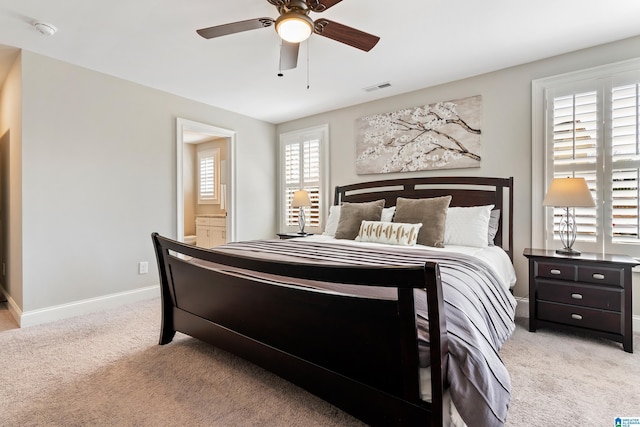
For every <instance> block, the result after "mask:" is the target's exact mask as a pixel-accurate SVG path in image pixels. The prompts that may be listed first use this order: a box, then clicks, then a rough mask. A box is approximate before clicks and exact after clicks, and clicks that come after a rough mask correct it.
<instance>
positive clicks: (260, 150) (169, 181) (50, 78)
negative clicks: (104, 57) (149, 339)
mask: <svg viewBox="0 0 640 427" xmlns="http://www.w3.org/2000/svg"><path fill="white" fill-rule="evenodd" d="M20 77H21V81H20V80H19V79H20ZM15 78H16V79H18V82H17V83H16V84H14V83H11V88H13V89H14V90H15V89H18V90H20V88H21V91H22V101H21V102H22V106H21V107H20V105H19V103H17V102H15V101H13V102H11V105H9V106H8V109H10V110H11V111H22V123H21V126H20V125H19V124H18V123H15V122H14V123H10V125H9V127H10V128H11V129H10V130H11V135H12V144H13V142H15V141H14V137H19V135H20V131H21V130H22V137H21V139H20V140H19V141H20V143H18V144H17V151H16V153H17V154H20V150H21V151H22V158H21V161H20V159H19V158H18V159H17V164H18V166H17V169H18V172H19V175H18V177H20V176H22V188H21V191H18V190H19V188H20V187H16V191H18V193H21V194H22V213H21V215H17V217H16V218H12V221H15V224H16V226H18V227H19V226H20V220H21V221H22V239H21V240H20V239H18V240H17V241H12V242H11V250H12V252H13V250H14V249H20V245H22V250H21V253H22V254H23V260H22V261H23V265H22V268H21V269H19V271H20V272H22V274H23V277H19V275H18V273H17V272H16V276H15V278H14V277H12V281H11V283H12V285H11V289H12V291H11V297H12V299H15V301H16V302H17V305H18V306H19V308H20V309H21V310H22V311H23V312H25V313H32V314H34V315H35V314H41V313H42V312H43V310H45V309H49V308H64V309H65V310H63V309H60V310H59V312H60V313H62V312H63V311H66V312H69V311H71V310H70V308H75V305H74V304H75V303H77V302H86V301H92V300H94V299H100V298H101V297H104V296H109V295H120V294H122V293H129V292H133V291H136V290H138V289H144V288H147V287H149V286H154V285H157V284H158V274H157V268H156V265H155V256H154V253H153V249H152V244H151V238H150V235H151V233H152V232H154V231H157V232H160V233H161V234H165V235H168V236H173V237H175V235H176V228H177V224H176V221H177V215H176V203H177V201H176V176H175V175H176V141H175V138H176V137H175V135H176V128H175V126H176V118H177V117H182V118H187V119H189V120H193V121H197V122H201V123H208V124H211V125H213V126H218V127H221V128H225V129H231V130H234V131H235V132H236V144H235V153H234V156H235V159H236V163H235V175H236V176H235V185H236V188H235V191H236V194H237V198H236V205H237V212H236V224H237V238H238V239H253V238H263V237H268V236H272V235H274V233H275V223H276V217H275V200H274V199H275V197H273V188H274V187H275V183H276V178H275V177H276V174H275V164H276V158H275V153H276V149H275V126H274V125H272V124H269V123H265V122H262V121H259V120H255V119H252V118H248V117H246V116H242V115H239V114H236V113H231V112H228V111H225V110H221V109H218V108H215V107H211V106H207V105H204V104H200V103H197V102H193V101H190V100H187V99H184V98H180V97H177V96H174V95H171V94H168V93H165V92H161V91H158V90H154V89H150V88H147V87H144V86H141V85H137V84H134V83H131V82H127V81H124V80H121V79H117V78H114V77H110V76H107V75H104V74H101V73H97V72H94V71H91V70H87V69H84V68H80V67H77V66H73V65H70V64H68V63H65V62H62V61H57V60H53V59H51V58H47V57H44V56H41V55H38V54H34V53H32V52H26V51H23V52H22V56H21V65H19V66H18V68H17V71H16V77H15ZM3 99H6V95H5V96H4V97H3ZM3 110H4V108H3ZM13 114H15V113H13ZM5 126H7V125H5ZM12 148H13V146H12ZM20 169H21V170H20ZM13 184H14V183H12V186H13ZM15 184H19V180H16V183H15ZM17 205H18V206H19V205H20V204H19V203H17ZM256 205H259V206H262V209H261V210H260V215H254V214H253V213H254V212H255V210H254V209H253V207H254V206H256ZM13 224H14V223H13V222H12V224H11V226H12V229H13ZM139 261H148V262H149V267H150V268H149V274H146V275H138V271H137V270H138V269H137V265H138V262H139ZM14 286H15V288H14ZM20 287H21V288H22V298H20V295H19V294H17V295H16V297H15V298H14V295H13V293H14V292H13V289H20ZM61 315H64V314H63V313H62V314H61Z"/></svg>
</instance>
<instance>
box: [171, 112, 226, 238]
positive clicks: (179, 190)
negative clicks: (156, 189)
mask: <svg viewBox="0 0 640 427" xmlns="http://www.w3.org/2000/svg"><path fill="white" fill-rule="evenodd" d="M185 131H191V132H198V133H202V134H204V135H208V136H211V137H219V138H226V140H227V158H226V166H227V167H226V171H224V172H225V181H224V182H226V184H227V186H226V189H227V192H226V211H227V218H226V219H227V241H228V242H232V241H234V240H235V237H236V221H235V217H236V198H235V186H236V174H235V169H236V168H235V164H236V162H235V159H236V156H235V151H236V132H235V131H233V130H230V129H225V128H221V127H217V126H213V125H210V124H207V123H201V122H196V121H193V120H188V119H184V118H181V117H177V118H176V235H175V239H176V240H178V241H180V242H183V241H184V177H183V168H184V167H183V161H184V151H183V150H184V145H185V142H184V132H185Z"/></svg>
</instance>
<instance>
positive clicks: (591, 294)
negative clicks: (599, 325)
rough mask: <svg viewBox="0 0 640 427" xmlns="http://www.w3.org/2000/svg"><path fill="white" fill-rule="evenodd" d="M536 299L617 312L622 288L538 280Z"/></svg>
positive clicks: (620, 307)
mask: <svg viewBox="0 0 640 427" xmlns="http://www.w3.org/2000/svg"><path fill="white" fill-rule="evenodd" d="M537 299H538V300H544V301H550V302H559V303H564V304H572V305H578V306H581V307H592V308H600V309H604V310H611V311H618V312H619V311H621V310H622V288H607V287H601V286H587V285H585V286H581V285H578V284H572V283H567V284H562V283H558V282H553V283H551V282H545V281H543V280H540V281H538V295H537Z"/></svg>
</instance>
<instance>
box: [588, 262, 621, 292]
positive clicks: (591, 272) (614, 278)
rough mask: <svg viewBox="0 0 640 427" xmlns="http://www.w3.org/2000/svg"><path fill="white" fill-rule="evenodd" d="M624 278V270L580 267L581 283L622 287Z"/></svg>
mask: <svg viewBox="0 0 640 427" xmlns="http://www.w3.org/2000/svg"><path fill="white" fill-rule="evenodd" d="M623 278H624V269H622V268H606V267H593V266H590V267H585V266H578V280H579V281H581V282H588V283H597V284H601V285H613V286H620V287H622V286H623V284H624V279H623Z"/></svg>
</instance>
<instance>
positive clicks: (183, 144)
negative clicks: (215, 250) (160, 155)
mask: <svg viewBox="0 0 640 427" xmlns="http://www.w3.org/2000/svg"><path fill="white" fill-rule="evenodd" d="M234 148H235V132H234V131H232V130H229V129H224V128H220V127H217V126H213V125H210V124H207V123H200V122H195V121H192V120H187V119H183V118H177V119H176V154H177V155H176V158H177V164H176V170H177V173H176V182H177V186H176V189H177V197H176V218H177V227H176V229H177V233H176V234H177V236H176V239H177V240H179V241H183V242H186V243H190V244H197V245H198V246H202V247H213V246H216V245H219V244H223V243H225V242H229V241H233V240H234V237H235V209H234V207H235V197H234V193H235V192H234V152H235V150H234Z"/></svg>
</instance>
